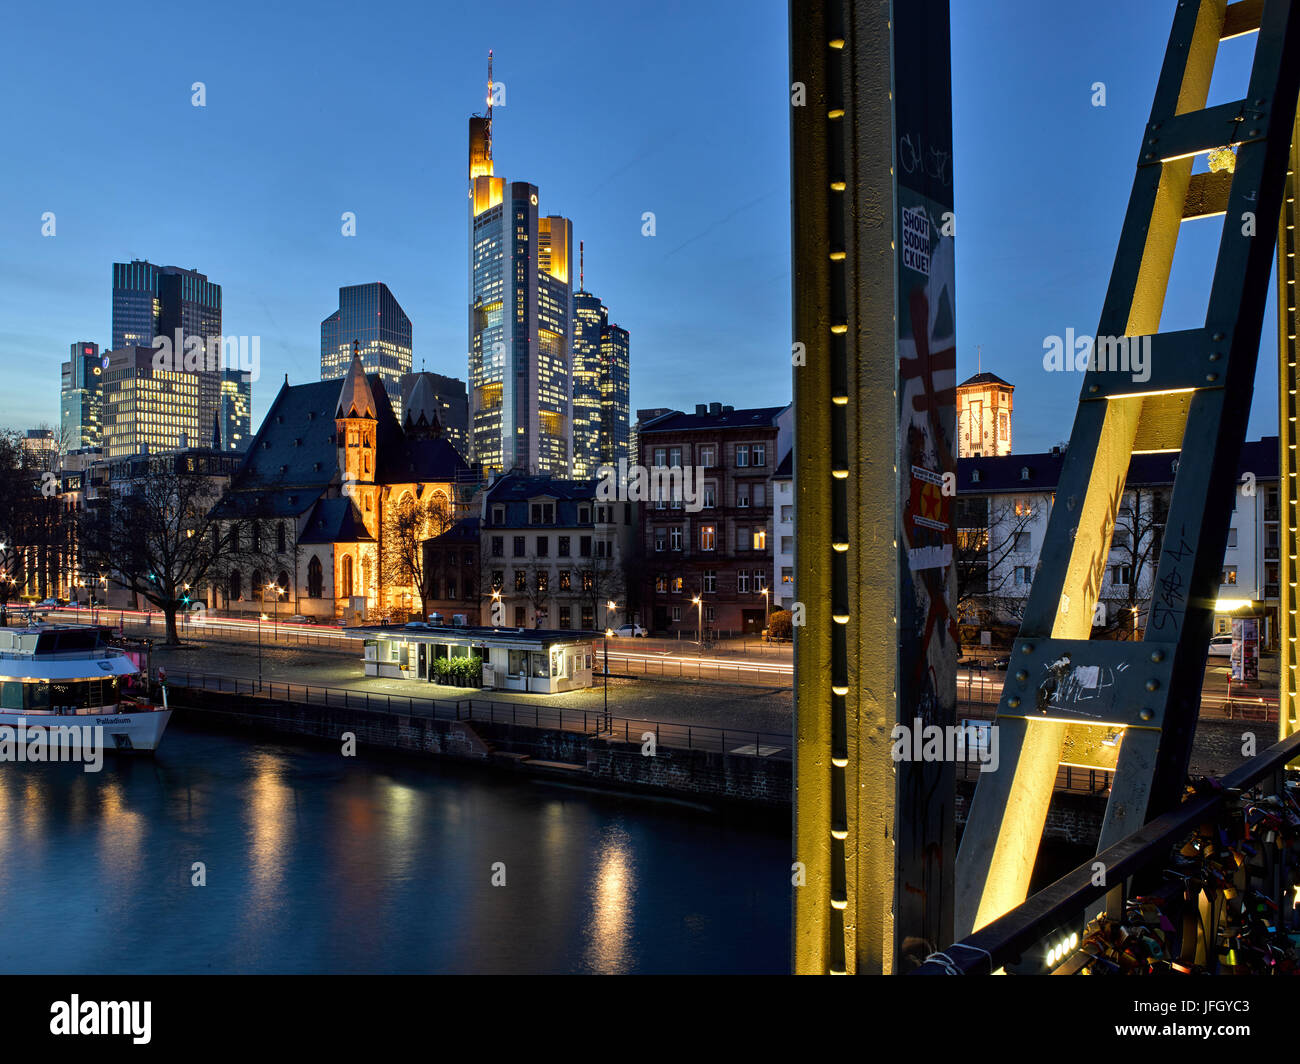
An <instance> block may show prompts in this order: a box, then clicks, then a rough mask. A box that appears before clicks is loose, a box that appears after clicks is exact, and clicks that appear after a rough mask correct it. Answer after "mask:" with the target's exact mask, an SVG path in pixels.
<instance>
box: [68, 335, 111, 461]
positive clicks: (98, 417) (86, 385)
mask: <svg viewBox="0 0 1300 1064" xmlns="http://www.w3.org/2000/svg"><path fill="white" fill-rule="evenodd" d="M104 368H105V367H104V360H103V359H102V358H101V357H100V354H99V344H96V343H92V342H91V341H89V340H82V341H80V342H78V343H75V344H72V345H71V347H70V348H69V351H68V361H67V362H65V363H63V366H62V386H61V388H60V390H59V438H60V442H61V444H62V447H63V449H64V450H68V451H76V450H80V449H81V448H83V447H98V446H100V444H101V443H102V442H103V436H104Z"/></svg>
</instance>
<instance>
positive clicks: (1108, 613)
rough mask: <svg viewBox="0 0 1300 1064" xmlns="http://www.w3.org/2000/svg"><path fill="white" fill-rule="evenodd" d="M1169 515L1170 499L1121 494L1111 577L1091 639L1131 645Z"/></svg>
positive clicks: (1148, 493)
mask: <svg viewBox="0 0 1300 1064" xmlns="http://www.w3.org/2000/svg"><path fill="white" fill-rule="evenodd" d="M1168 515H1169V493H1168V492H1167V491H1158V490H1152V489H1150V488H1135V489H1132V490H1130V491H1129V492H1127V493H1126V494H1125V497H1124V503H1123V505H1121V507H1120V509H1119V512H1118V513H1117V514H1116V516H1115V529H1114V532H1113V533H1112V534H1111V540H1110V556H1109V562H1110V577H1111V579H1110V580H1109V582H1108V583H1107V584H1106V585H1105V592H1104V593H1103V595H1102V597H1101V599H1100V608H1099V609H1098V610H1097V612H1096V616H1095V619H1094V626H1093V628H1094V633H1095V634H1100V635H1101V636H1103V637H1108V638H1111V639H1135V638H1137V631H1138V627H1139V621H1140V618H1141V615H1142V613H1143V612H1144V610H1145V609H1146V608H1147V606H1148V605H1149V603H1150V601H1151V586H1150V585H1151V583H1152V581H1154V579H1155V569H1156V565H1157V564H1158V563H1159V559H1160V545H1161V543H1162V542H1163V541H1164V531H1165V522H1166V520H1167V519H1168Z"/></svg>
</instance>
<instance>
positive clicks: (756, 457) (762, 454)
mask: <svg viewBox="0 0 1300 1064" xmlns="http://www.w3.org/2000/svg"><path fill="white" fill-rule="evenodd" d="M750 455H751V456H752V458H753V461H752V462H751V463H750V464H751V465H756V466H765V465H767V444H765V443H756V444H754V446H753V449H752V450H751V451H750Z"/></svg>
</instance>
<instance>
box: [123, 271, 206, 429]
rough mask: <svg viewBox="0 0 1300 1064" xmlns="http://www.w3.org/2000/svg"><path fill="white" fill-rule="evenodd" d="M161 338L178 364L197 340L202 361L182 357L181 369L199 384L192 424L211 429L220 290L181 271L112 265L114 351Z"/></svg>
mask: <svg viewBox="0 0 1300 1064" xmlns="http://www.w3.org/2000/svg"><path fill="white" fill-rule="evenodd" d="M159 336H165V337H167V338H168V341H169V343H170V344H171V345H172V350H173V352H174V353H175V354H176V355H177V356H178V359H179V358H180V357H184V356H185V354H186V353H185V346H186V345H187V344H190V343H192V342H193V340H194V339H195V338H197V339H198V340H199V341H200V342H201V344H202V358H201V359H199V358H198V357H197V356H196V355H190V356H189V357H186V358H185V367H186V369H187V371H188V372H192V373H194V374H195V376H196V378H197V384H198V388H197V397H198V398H197V403H198V408H197V410H196V411H195V420H196V422H197V423H198V424H199V425H211V424H212V423H213V419H214V418H215V417H216V415H217V411H218V407H219V406H220V403H221V370H222V347H221V337H222V333H221V286H220V285H219V284H213V283H212V282H211V281H209V280H208V278H207V276H206V275H205V274H201V273H198V272H197V271H195V270H186V269H182V268H181V267H179V266H155V265H154V264H153V263H151V262H145V261H143V260H141V259H133V260H132V261H131V262H115V263H113V350H114V351H117V350H121V349H124V348H126V347H132V346H138V347H151V346H152V345H153V342H154V338H155V337H159ZM191 361H193V362H194V365H195V366H197V368H193V367H192V366H191ZM172 368H173V369H180V368H181V367H180V366H179V365H174V366H173V367H172Z"/></svg>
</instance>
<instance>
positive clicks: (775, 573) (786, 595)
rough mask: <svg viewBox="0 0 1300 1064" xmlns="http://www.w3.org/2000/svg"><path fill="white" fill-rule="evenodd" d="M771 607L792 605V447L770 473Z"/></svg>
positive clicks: (790, 607)
mask: <svg viewBox="0 0 1300 1064" xmlns="http://www.w3.org/2000/svg"><path fill="white" fill-rule="evenodd" d="M772 530H773V531H772V538H773V540H774V541H775V542H774V551H773V565H772V607H773V609H776V608H780V609H783V610H788V609H792V608H793V607H794V604H795V602H796V601H797V596H796V594H795V586H794V451H786V453H785V457H784V458H782V459H781V464H780V465H778V466H777V467H776V470H775V471H774V472H773V473H772Z"/></svg>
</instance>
